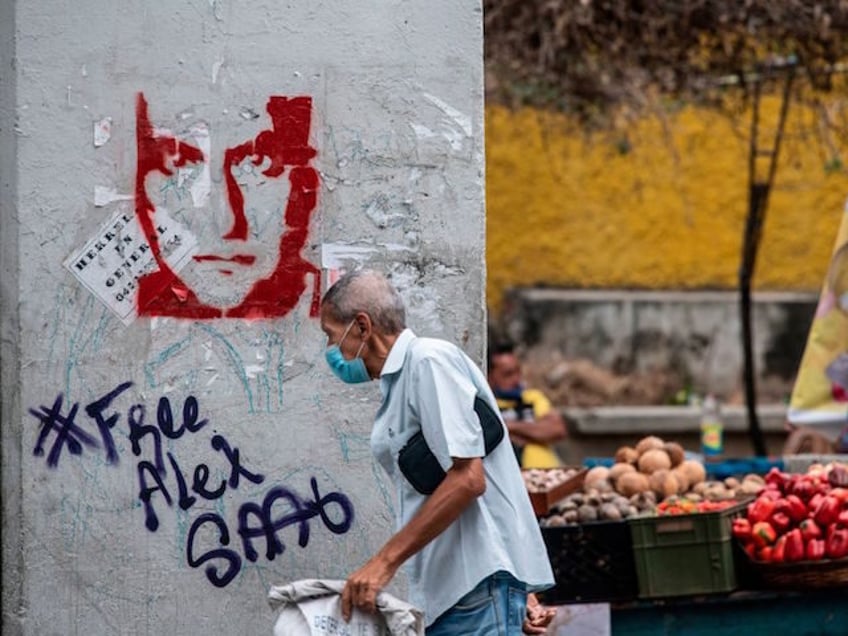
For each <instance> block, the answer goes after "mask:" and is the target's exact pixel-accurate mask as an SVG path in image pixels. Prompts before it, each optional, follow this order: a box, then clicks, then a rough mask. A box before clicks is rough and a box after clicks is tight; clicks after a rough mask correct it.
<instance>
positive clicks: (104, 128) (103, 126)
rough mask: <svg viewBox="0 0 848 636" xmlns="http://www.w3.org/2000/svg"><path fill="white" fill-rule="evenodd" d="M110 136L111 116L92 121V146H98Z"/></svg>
mask: <svg viewBox="0 0 848 636" xmlns="http://www.w3.org/2000/svg"><path fill="white" fill-rule="evenodd" d="M111 137H112V118H111V117H104V118H103V119H101V120H100V121H96V122H94V146H95V147H96V148H99V147H100V146H102V145H104V144H105V143H106V142H107V141H109V139H110V138H111Z"/></svg>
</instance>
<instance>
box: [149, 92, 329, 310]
mask: <svg viewBox="0 0 848 636" xmlns="http://www.w3.org/2000/svg"><path fill="white" fill-rule="evenodd" d="M265 111H266V113H267V115H266V116H265V117H262V116H256V115H254V114H252V113H249V114H248V115H247V117H244V118H240V120H239V121H238V122H237V124H236V125H234V126H233V127H232V128H233V129H231V130H225V131H218V130H213V129H212V125H211V124H210V122H209V120H204V119H202V118H199V117H196V116H195V115H194V114H193V113H188V114H186V120H185V121H184V123H183V124H181V125H180V126H181V128H180V130H179V131H177V132H172V131H170V130H164V129H161V128H158V127H156V126H155V125H154V124H153V122H152V119H151V115H150V109H149V107H148V103H147V101H146V100H145V98H144V95H143V94H141V93H139V95H138V97H137V102H136V141H137V145H138V168H137V172H136V187H135V212H136V216H137V218H138V221H139V223H140V225H141V228H142V231H143V232H144V235H145V237H146V239H147V241H148V242H149V244H150V249H151V252H152V254H153V258H154V261H155V270H154V271H152V272H150V273H148V274H145V275H144V276H142V277H141V278H140V279H139V281H138V296H137V305H138V315H139V316H172V317H176V318H189V319H211V318H222V317H229V318H242V319H262V318H279V317H282V316H285V315H286V314H288V313H289V312H290V311H291V310H292V309H293V308H294V307H295V305H297V303H298V301H299V300H300V297H301V296H302V295H303V293H304V292H305V291H306V290H307V288H308V287H309V286H310V285H311V288H312V300H311V305H310V315H312V316H316V315H317V313H318V303H319V300H320V272H319V270H318V268H317V267H315V266H314V265H313V264H312V263H310V262H308V261H306V260H305V259H304V258H303V256H302V251H303V249H304V246H305V245H306V241H307V239H308V236H309V222H310V219H311V216H312V212H313V211H314V210H315V207H316V203H317V193H318V173H317V171H316V170H315V168H313V167H312V166H311V165H310V161H311V160H312V159H313V157H315V154H316V151H315V149H314V148H312V147H311V146H310V145H309V129H310V123H311V117H312V100H311V98H309V97H278V96H272V97H271V98H270V99H269V100H268V102H267V104H266V106H265ZM157 210H164V211H165V212H166V213H167V215H168V217H170V218H171V219H173V220H174V221H175V222H176V223H178V224H179V225H180V228H181V231H182V232H184V233H187V234H189V235H191V236H192V237H194V239H195V240H196V241H197V244H198V251H197V252H196V253H195V254H194V255H193V257H192V258H191V260H190V262H189V263H188V265H186V266H185V267H183V268H182V269H180V271H179V272H176V271H174V270H173V269H172V268H171V266H170V265H169V264H168V262H167V261H166V259H165V255H166V252H167V248H168V246H167V245H162V244H161V241H160V240H159V238H160V236H161V235H162V234H163V232H162V228H161V227H160V226H159V225H158V224H157V222H156V221H155V220H154V214H155V213H156V211H157Z"/></svg>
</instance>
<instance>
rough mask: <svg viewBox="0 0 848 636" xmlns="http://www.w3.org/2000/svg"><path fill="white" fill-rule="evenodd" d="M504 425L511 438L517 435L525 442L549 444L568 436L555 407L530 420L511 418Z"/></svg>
mask: <svg viewBox="0 0 848 636" xmlns="http://www.w3.org/2000/svg"><path fill="white" fill-rule="evenodd" d="M506 426H507V428H508V429H509V434H510V437H511V438H516V437H517V438H519V439H522V440H524V441H525V443H526V442H536V443H537V444H551V443H553V442H558V441H560V440H561V439H565V438H566V437H567V436H568V429H567V428H566V426H565V420H564V419H563V418H562V415H560V414H559V412H558V411H557V410H556V409H552V410H550V411H548V413H547V414H545V415H543V416H542V417H539V418H537V419H535V420H533V421H531V422H525V421H524V420H513V421H509V422H507V423H506Z"/></svg>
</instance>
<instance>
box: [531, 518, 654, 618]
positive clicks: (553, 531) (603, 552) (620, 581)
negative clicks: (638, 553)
mask: <svg viewBox="0 0 848 636" xmlns="http://www.w3.org/2000/svg"><path fill="white" fill-rule="evenodd" d="M542 537H543V538H544V540H545V545H546V546H547V548H548V558H549V559H550V562H551V567H552V568H553V571H554V580H555V581H556V585H555V586H554V587H553V588H551V589H550V590H545V591H544V592H541V593H540V594H539V596H540V597H541V599H542V600H543V602H545V603H548V604H557V603H559V604H562V603H583V602H589V601H624V600H631V599H635V598H636V597H637V595H638V593H639V582H638V579H637V578H636V563H635V561H634V558H633V539H632V536H631V533H630V526H629V525H628V524H627V522H626V521H597V522H593V523H583V524H579V525H570V526H561V527H555V528H553V527H550V528H542Z"/></svg>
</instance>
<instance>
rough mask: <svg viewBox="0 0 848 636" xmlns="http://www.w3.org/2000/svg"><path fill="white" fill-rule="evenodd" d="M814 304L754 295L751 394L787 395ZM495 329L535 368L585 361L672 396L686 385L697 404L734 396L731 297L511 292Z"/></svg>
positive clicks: (736, 341)
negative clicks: (671, 381) (766, 385)
mask: <svg viewBox="0 0 848 636" xmlns="http://www.w3.org/2000/svg"><path fill="white" fill-rule="evenodd" d="M817 301H818V297H817V295H816V294H802V293H791V292H783V293H781V292H762V293H756V294H754V295H753V303H752V304H753V308H752V330H753V340H754V341H753V351H754V357H755V369H756V373H757V377H758V380H759V382H760V383H761V386H760V387H759V388H761V389H762V388H763V386H762V383H763V382H766V381H769V382H771V383H772V384H774V385H775V386H774V387H772V389H771V390H772V391H773V390H774V389H779V388H780V387H783V388H787V389H788V388H789V387H791V385H792V382H793V381H794V377H795V374H796V373H797V370H798V365H799V364H800V362H801V355H802V354H803V351H804V347H805V345H806V342H807V334H808V332H809V328H810V324H811V322H812V319H813V315H814V314H815V310H816V303H817ZM497 324H498V325H499V327H500V330H501V331H503V332H504V333H505V334H508V335H509V336H510V337H511V338H512V339H513V340H514V341H515V342H519V343H523V344H524V345H525V347H526V349H527V352H526V353H527V357H528V359H532V360H533V361H534V363H535V364H536V365H537V366H538V367H540V368H545V364H546V363H556V362H557V361H560V360H563V359H575V358H584V359H588V360H589V361H591V362H592V363H594V364H595V365H597V366H599V367H602V368H604V369H606V370H608V371H610V372H613V373H616V374H629V373H635V374H640V373H645V372H651V371H663V372H668V373H670V374H671V375H673V376H674V377H676V378H679V379H680V381H681V386H680V387H679V388H683V385H684V383H685V384H688V385H689V387H690V389H691V390H692V391H694V393H695V394H697V395H700V396H703V395H705V394H707V393H713V394H714V395H716V396H717V397H718V398H720V399H721V400H723V401H728V400H736V401H740V399H741V396H742V387H743V384H742V377H743V368H744V367H743V364H744V363H743V352H742V344H741V343H742V336H741V333H742V328H741V322H740V318H739V296H738V294H737V293H734V292H729V291H728V292H720V291H714V292H697V291H692V292H685V291H678V292H672V291H668V292H662V291H641V292H640V291H625V290H596V291H590V290H564V289H541V288H540V289H534V288H526V289H522V288H519V289H515V290H513V291H512V292H511V293H510V294H509V295H508V300H507V302H506V303H505V308H504V311H503V313H502V314H501V315H500V316H499V320H498V321H497ZM552 366H553V364H552ZM549 388H550V387H549ZM775 399H776V398H775V396H771V397H770V398H769V401H774V400H775ZM777 399H778V401H779V398H777Z"/></svg>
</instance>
